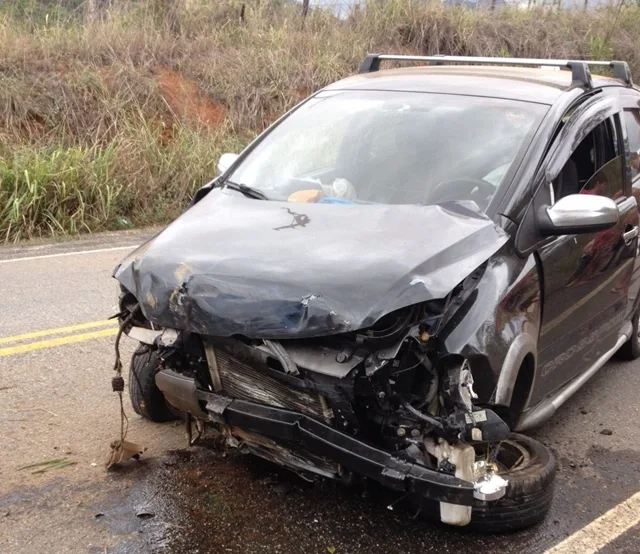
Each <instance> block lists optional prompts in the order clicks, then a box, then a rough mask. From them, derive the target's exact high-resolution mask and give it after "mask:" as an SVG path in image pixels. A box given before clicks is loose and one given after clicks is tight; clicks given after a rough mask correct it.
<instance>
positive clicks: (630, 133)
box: [623, 110, 640, 180]
mask: <svg viewBox="0 0 640 554" xmlns="http://www.w3.org/2000/svg"><path fill="white" fill-rule="evenodd" d="M623 114H624V115H623V117H624V124H625V125H626V127H627V137H628V139H629V150H630V151H631V178H632V179H634V180H635V179H636V177H638V175H640V110H625V111H624V112H623Z"/></svg>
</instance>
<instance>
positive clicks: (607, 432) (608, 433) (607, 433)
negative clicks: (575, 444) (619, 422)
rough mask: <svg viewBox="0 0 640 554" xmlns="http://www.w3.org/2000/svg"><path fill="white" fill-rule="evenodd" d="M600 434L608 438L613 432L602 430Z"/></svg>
mask: <svg viewBox="0 0 640 554" xmlns="http://www.w3.org/2000/svg"><path fill="white" fill-rule="evenodd" d="M600 434H601V435H607V436H610V435H613V431H612V430H611V429H603V430H602V431H600Z"/></svg>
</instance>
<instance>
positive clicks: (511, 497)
mask: <svg viewBox="0 0 640 554" xmlns="http://www.w3.org/2000/svg"><path fill="white" fill-rule="evenodd" d="M478 453H479V454H480V455H482V452H481V451H480V452H478ZM496 463H497V465H498V473H499V475H500V476H501V477H503V478H504V479H506V480H507V481H508V482H509V484H508V486H507V490H506V492H505V495H504V496H503V497H502V498H501V499H500V500H494V501H491V502H484V501H481V500H475V501H474V505H473V509H472V513H471V523H470V524H469V525H467V526H466V528H467V529H470V530H473V531H478V532H480V533H504V532H508V531H516V530H518V529H524V528H525V527H530V526H532V525H535V524H536V523H539V522H541V521H542V520H543V519H544V518H545V516H546V515H547V513H548V511H549V508H550V507H551V500H552V499H553V486H554V480H555V475H556V461H555V458H554V456H553V454H552V453H551V451H550V450H549V449H548V448H547V447H546V446H544V445H543V444H540V443H539V442H538V441H535V440H533V439H531V438H529V437H526V436H524V435H519V434H516V433H512V434H511V435H509V438H508V439H507V440H504V441H502V443H501V444H500V450H499V452H498V457H497V460H496ZM422 509H423V511H424V512H425V514H426V515H427V516H428V517H430V518H438V519H439V518H440V505H439V504H438V503H437V502H433V501H430V500H424V501H423V505H422Z"/></svg>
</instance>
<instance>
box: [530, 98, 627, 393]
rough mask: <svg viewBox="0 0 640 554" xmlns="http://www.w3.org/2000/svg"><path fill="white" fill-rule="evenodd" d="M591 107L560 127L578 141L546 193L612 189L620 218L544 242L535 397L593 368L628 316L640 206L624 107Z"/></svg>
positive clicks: (568, 138)
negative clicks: (626, 149) (629, 175)
mask: <svg viewBox="0 0 640 554" xmlns="http://www.w3.org/2000/svg"><path fill="white" fill-rule="evenodd" d="M604 107H606V106H604ZM587 113H589V111H587ZM591 113H592V114H593V113H595V114H596V115H591V117H589V116H587V115H583V116H582V118H581V119H582V121H579V122H578V123H577V124H571V123H569V124H568V125H567V128H566V129H565V130H564V131H566V132H564V133H563V132H561V133H560V135H559V137H558V140H562V141H566V142H565V143H564V144H565V145H566V144H571V145H572V147H571V148H570V150H569V149H568V148H565V152H564V156H562V154H560V153H559V154H557V155H559V156H562V158H563V159H562V160H555V163H556V165H557V166H560V164H562V166H561V169H560V170H559V172H557V175H556V177H555V178H554V179H553V181H552V191H551V190H540V191H538V194H551V192H552V193H553V197H555V198H552V201H557V200H558V199H560V198H562V197H564V196H567V195H569V194H597V195H602V196H607V197H609V198H611V199H613V200H614V201H615V202H616V203H617V205H618V210H619V213H620V217H619V220H618V223H617V225H616V226H615V227H613V228H611V229H607V230H605V231H601V232H597V233H591V234H580V235H564V236H559V237H556V238H555V239H554V240H552V241H551V242H550V243H548V244H545V245H544V246H542V247H541V248H539V249H538V252H537V253H538V256H539V260H540V263H541V266H542V283H543V314H542V322H541V329H540V337H539V342H538V375H537V386H536V387H535V393H534V395H535V397H534V398H532V402H536V401H537V400H540V399H542V398H544V397H545V396H547V395H548V394H550V393H552V392H553V391H555V390H556V389H558V388H559V387H561V386H562V385H564V384H565V383H567V382H568V381H569V380H571V379H572V378H573V377H575V376H577V375H578V374H580V373H582V372H584V371H586V370H587V369H588V368H589V367H590V366H592V365H593V364H594V363H595V362H596V360H597V359H598V358H599V357H601V356H602V355H603V354H605V353H606V352H607V351H609V350H611V349H612V348H613V347H614V346H615V343H616V341H617V338H618V336H619V332H620V329H621V327H622V325H623V323H624V322H625V321H626V319H627V318H628V312H629V306H628V300H627V298H628V289H629V284H630V280H631V275H632V272H633V261H634V257H635V247H636V243H637V238H631V239H629V240H625V236H626V237H631V236H632V235H633V234H634V232H633V230H635V232H637V226H638V211H637V208H636V201H635V198H633V196H631V191H630V190H629V186H628V183H626V182H625V164H624V155H623V143H622V139H621V127H620V118H619V114H618V113H617V112H616V110H612V109H611V103H609V109H608V110H607V111H604V109H603V106H599V105H598V104H595V106H594V107H593V109H592V110H591ZM560 152H561V150H560ZM551 165H553V164H551ZM630 231H631V232H630ZM629 232H630V233H629ZM625 233H627V234H626V235H625Z"/></svg>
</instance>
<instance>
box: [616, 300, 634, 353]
mask: <svg viewBox="0 0 640 554" xmlns="http://www.w3.org/2000/svg"><path fill="white" fill-rule="evenodd" d="M639 322H640V308H639V309H638V310H637V311H636V313H635V314H634V316H633V331H632V333H631V336H630V337H629V340H628V341H627V342H625V343H624V344H623V345H622V346H621V347H620V348H618V351H617V352H616V353H615V356H616V358H620V359H621V360H636V359H638V358H640V336H638V333H639V332H640V329H639V328H638V327H639V325H638V324H639Z"/></svg>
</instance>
